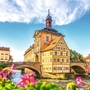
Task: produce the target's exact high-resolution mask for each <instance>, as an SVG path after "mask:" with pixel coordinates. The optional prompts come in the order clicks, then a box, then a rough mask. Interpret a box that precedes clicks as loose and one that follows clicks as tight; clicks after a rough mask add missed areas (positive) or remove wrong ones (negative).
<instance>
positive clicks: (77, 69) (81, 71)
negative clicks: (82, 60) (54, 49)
mask: <svg viewBox="0 0 90 90" xmlns="http://www.w3.org/2000/svg"><path fill="white" fill-rule="evenodd" d="M72 70H73V71H74V74H77V75H85V74H86V73H87V71H86V67H85V65H83V64H81V65H80V64H73V65H71V71H72Z"/></svg>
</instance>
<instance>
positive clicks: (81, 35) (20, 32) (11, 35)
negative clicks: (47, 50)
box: [0, 0, 90, 61]
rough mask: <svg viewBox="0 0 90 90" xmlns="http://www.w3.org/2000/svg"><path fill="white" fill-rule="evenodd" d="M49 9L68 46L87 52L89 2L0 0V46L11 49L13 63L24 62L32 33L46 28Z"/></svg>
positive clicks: (31, 39) (84, 0) (54, 26)
mask: <svg viewBox="0 0 90 90" xmlns="http://www.w3.org/2000/svg"><path fill="white" fill-rule="evenodd" d="M48 9H50V15H51V16H52V19H53V28H55V29H56V30H58V32H60V33H62V34H64V35H65V38H64V39H65V41H66V43H67V45H68V47H69V48H70V49H72V50H76V51H77V52H79V53H81V54H82V55H83V56H87V55H88V54H89V53H90V40H89V39H90V0H33V1H32V0H0V46H5V47H10V49H11V55H12V56H13V59H14V61H23V60H24V57H23V55H24V52H25V50H26V49H27V48H29V47H30V45H32V44H33V42H34V39H33V35H34V32H35V30H41V29H42V28H44V27H45V19H46V16H47V14H48Z"/></svg>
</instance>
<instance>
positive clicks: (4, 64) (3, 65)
mask: <svg viewBox="0 0 90 90" xmlns="http://www.w3.org/2000/svg"><path fill="white" fill-rule="evenodd" d="M7 65H8V63H6V62H0V70H2V69H3V68H5V67H7Z"/></svg>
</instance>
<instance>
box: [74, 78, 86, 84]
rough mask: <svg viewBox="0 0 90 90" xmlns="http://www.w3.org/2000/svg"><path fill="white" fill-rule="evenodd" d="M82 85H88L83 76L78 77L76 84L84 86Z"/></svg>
mask: <svg viewBox="0 0 90 90" xmlns="http://www.w3.org/2000/svg"><path fill="white" fill-rule="evenodd" d="M82 85H87V83H86V82H84V81H82V78H81V77H77V78H76V86H82Z"/></svg>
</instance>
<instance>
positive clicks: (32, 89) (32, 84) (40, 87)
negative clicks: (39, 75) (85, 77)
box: [0, 65, 90, 90]
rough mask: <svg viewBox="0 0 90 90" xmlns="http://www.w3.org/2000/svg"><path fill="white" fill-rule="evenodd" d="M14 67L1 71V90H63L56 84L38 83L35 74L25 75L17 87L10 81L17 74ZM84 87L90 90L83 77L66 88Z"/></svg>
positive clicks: (69, 89)
mask: <svg viewBox="0 0 90 90" xmlns="http://www.w3.org/2000/svg"><path fill="white" fill-rule="evenodd" d="M13 67H14V65H12V66H11V67H10V68H5V69H3V70H1V71H0V90H62V88H60V87H59V86H57V85H55V84H54V83H48V84H47V83H46V82H37V81H36V79H35V73H34V72H32V73H31V74H25V75H24V76H23V77H21V80H20V81H19V83H17V85H15V84H14V83H13V82H12V81H10V80H9V79H8V75H9V74H10V73H11V74H15V73H14V72H13ZM82 85H84V86H85V88H84V90H90V85H88V84H87V83H86V82H84V81H82V78H81V77H77V78H76V82H69V83H68V84H67V86H66V90H79V88H80V87H82Z"/></svg>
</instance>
